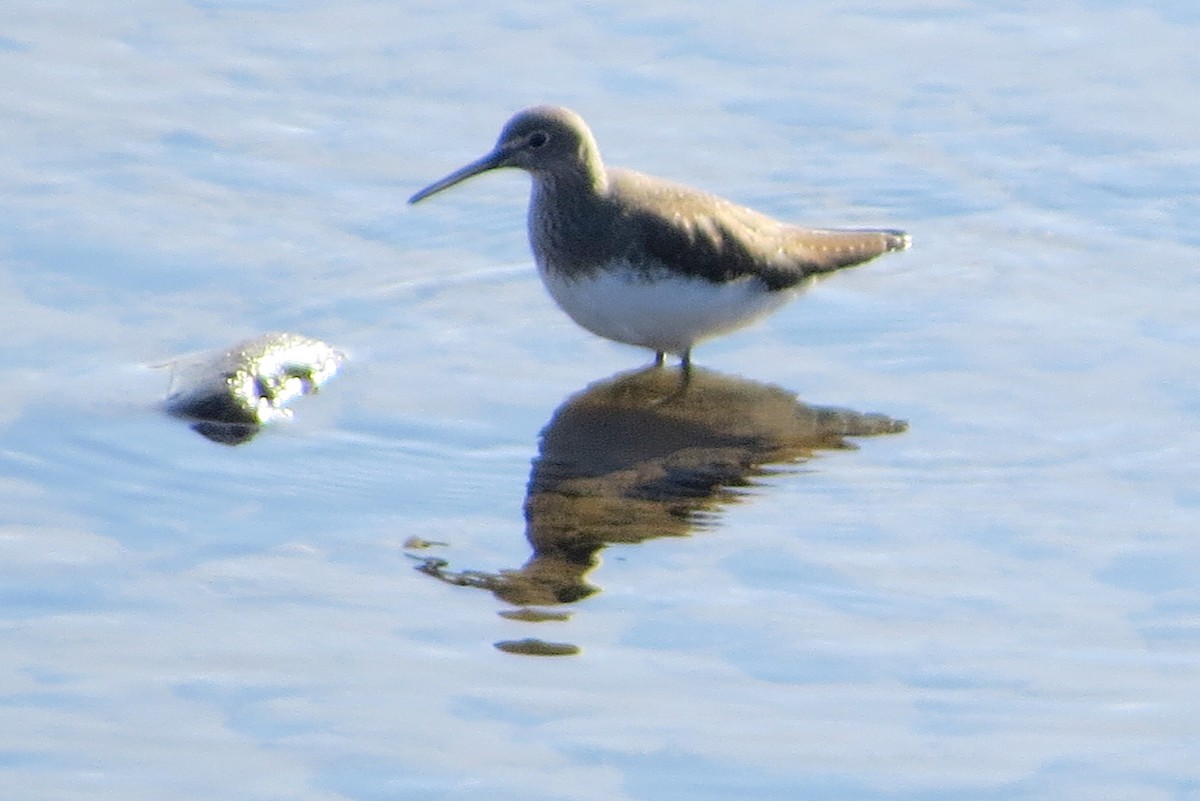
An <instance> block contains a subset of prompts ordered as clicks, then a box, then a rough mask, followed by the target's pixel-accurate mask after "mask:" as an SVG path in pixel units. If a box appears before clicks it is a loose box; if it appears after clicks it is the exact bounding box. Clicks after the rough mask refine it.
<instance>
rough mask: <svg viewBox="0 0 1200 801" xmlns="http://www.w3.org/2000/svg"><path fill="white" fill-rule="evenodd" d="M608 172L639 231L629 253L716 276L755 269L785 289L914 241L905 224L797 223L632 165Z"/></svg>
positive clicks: (723, 279) (727, 276)
mask: <svg viewBox="0 0 1200 801" xmlns="http://www.w3.org/2000/svg"><path fill="white" fill-rule="evenodd" d="M609 173H610V175H609V177H610V181H611V189H612V190H613V191H615V192H617V193H619V194H620V195H621V196H622V203H621V206H622V214H623V216H625V217H626V218H627V222H628V223H629V224H630V229H629V230H631V231H633V232H635V233H634V235H633V236H632V238H631V240H630V243H629V245H630V247H629V251H628V253H627V256H628V257H629V258H630V259H632V260H634V261H635V262H636V261H637V260H638V259H639V258H640V259H644V260H645V261H646V262H647V266H648V267H649V266H651V264H652V263H653V262H659V263H661V264H663V265H665V266H667V267H670V268H678V269H681V270H687V271H688V272H691V273H693V274H696V275H699V276H702V277H703V278H705V279H707V280H709V281H712V282H714V283H724V282H726V281H731V280H734V279H736V278H740V277H743V276H747V275H753V276H757V277H758V278H759V279H761V280H762V281H763V282H764V283H765V284H766V285H767V286H768V287H770V288H771V289H784V288H786V287H790V286H793V285H795V284H797V283H800V282H801V281H804V280H805V279H807V278H809V277H810V276H813V275H816V274H819V273H825V272H831V271H833V270H839V269H842V268H843V267H850V266H852V265H855V264H861V263H862V262H865V261H868V260H870V259H873V258H875V257H876V256H879V255H881V254H883V253H886V252H888V251H891V250H903V249H904V248H906V247H907V246H908V235H907V234H905V233H903V232H902V231H888V230H820V229H805V228H797V227H795V226H791V225H785V224H783V223H780V222H779V221H777V220H774V219H772V218H770V217H768V216H766V215H765V214H760V213H759V212H757V211H754V210H753V209H748V208H746V207H744V206H739V205H737V204H735V203H731V202H729V201H727V200H725V199H723V198H719V197H716V196H714V195H709V194H706V193H704V192H700V191H698V190H695V189H691V188H689V187H685V186H681V185H678V184H671V183H668V182H664V181H661V180H659V179H657V178H651V177H649V176H645V175H641V174H640V173H635V172H631V171H628V170H610V171H609Z"/></svg>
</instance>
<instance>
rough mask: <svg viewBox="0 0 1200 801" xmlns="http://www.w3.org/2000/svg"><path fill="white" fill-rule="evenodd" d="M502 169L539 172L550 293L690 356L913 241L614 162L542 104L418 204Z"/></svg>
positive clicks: (564, 304)
mask: <svg viewBox="0 0 1200 801" xmlns="http://www.w3.org/2000/svg"><path fill="white" fill-rule="evenodd" d="M501 167H516V168H518V169H522V170H525V171H526V172H528V173H529V174H530V175H531V176H532V178H533V190H532V194H531V196H530V201H529V220H528V224H529V242H530V246H531V247H532V249H533V255H534V259H535V260H536V261H537V267H538V273H539V274H540V276H541V279H542V282H543V283H544V284H545V286H546V289H547V290H548V291H549V292H550V295H551V297H553V298H554V300H555V302H556V303H557V304H558V305H559V307H560V308H562V310H563V311H565V312H566V313H567V315H569V316H570V317H571V319H572V320H574V321H575V322H576V323H578V324H579V325H581V326H583V327H584V328H586V329H587V330H588V331H591V332H592V333H594V334H597V335H599V336H602V337H605V338H607V339H612V340H615V341H617V342H623V343H625V344H628V345H637V346H641V347H644V348H649V349H650V350H652V351H654V354H655V363H657V364H662V363H663V359H664V355H665V354H667V353H672V354H677V355H678V356H679V357H680V360H681V364H682V368H683V372H684V375H685V376H686V375H687V374H688V370H689V368H690V367H691V353H692V347H693V346H694V345H695V344H696V343H697V342H700V341H702V340H705V339H708V338H710V337H714V336H717V335H719V334H724V333H727V332H729V331H733V330H735V329H737V328H741V327H743V326H745V325H748V324H749V323H751V322H753V321H755V320H757V319H759V318H761V317H763V316H765V315H766V314H769V313H770V312H772V311H775V310H776V309H778V308H779V307H780V306H782V305H783V304H784V303H785V302H787V301H788V300H790V299H792V298H793V297H795V296H796V295H798V294H800V293H801V292H802V291H804V290H805V289H807V288H808V287H809V286H810V285H812V284H813V283H814V282H815V281H816V280H817V279H818V278H820V277H822V276H824V275H826V274H828V273H831V272H834V271H835V270H840V269H842V268H844V267H851V266H854V265H856V264H861V263H863V262H865V261H869V260H870V259H873V258H875V257H876V256H880V255H882V254H884V253H887V252H889V251H893V250H904V249H905V248H907V247H908V246H909V242H910V239H909V236H908V234H906V233H904V232H903V231H894V230H875V229H871V230H866V229H854V230H834V229H816V228H800V227H797V226H794V225H788V224H786V223H783V222H779V221H777V220H775V219H772V218H771V217H768V216H766V215H765V214H761V213H759V212H757V211H754V210H752V209H748V208H746V207H744V206H739V205H737V204H736V203H732V202H730V201H728V200H725V199H724V198H720V197H716V196H715V195H710V194H708V193H706V192H702V191H700V190H698V189H692V188H690V187H687V186H682V185H680V184H676V183H673V182H670V181H667V180H664V179H662V178H656V177H653V176H649V175H644V174H642V173H638V172H634V171H632V170H626V169H620V168H617V167H606V166H604V162H603V161H601V159H600V148H599V147H598V146H597V144H596V140H595V138H594V137H593V136H592V132H591V130H590V129H589V128H588V126H587V123H585V122H584V120H583V118H582V117H580V116H579V115H578V114H576V113H575V112H573V111H571V110H569V109H565V108H561V107H557V106H535V107H533V108H528V109H525V110H524V111H521V112H519V113H518V114H516V116H514V117H513V118H512V119H510V120H509V121H508V123H506V124H505V126H504V128H503V130H501V132H500V137H499V139H498V140H497V142H496V145H495V147H494V148H493V149H492V150H491V151H490V152H489V153H487V154H486V155H484V156H483V157H482V158H479V159H477V160H476V161H473V162H471V163H470V164H467V165H466V166H464V167H462V168H460V169H458V170H455V171H454V172H452V173H450V174H449V175H447V176H446V177H445V178H442V179H441V180H439V181H436V182H434V183H432V184H430V185H429V186H427V187H425V188H424V189H422V190H421V191H419V192H417V193H416V194H415V195H413V196H412V198H410V199H409V203H417V202H419V201H421V200H423V199H425V198H427V197H429V196H430V195H432V194H435V193H437V192H441V191H442V190H443V189H447V188H449V187H451V186H454V185H455V184H457V183H460V182H462V181H465V180H466V179H468V178H471V177H472V176H475V175H478V174H480V173H483V172H487V171H489V170H495V169H499V168H501Z"/></svg>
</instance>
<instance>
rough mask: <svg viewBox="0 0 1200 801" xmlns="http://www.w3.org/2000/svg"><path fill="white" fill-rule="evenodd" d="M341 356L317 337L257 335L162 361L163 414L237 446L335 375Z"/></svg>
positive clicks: (205, 434)
mask: <svg viewBox="0 0 1200 801" xmlns="http://www.w3.org/2000/svg"><path fill="white" fill-rule="evenodd" d="M343 358H344V357H343V356H342V354H341V353H340V352H339V351H337V350H336V349H334V348H332V347H330V346H329V345H327V344H325V343H324V342H322V341H320V340H319V339H310V338H309V337H304V336H300V335H299V334H263V335H262V336H259V337H255V338H254V339H249V340H246V341H245V342H239V343H238V344H236V345H234V346H233V347H232V348H229V349H226V350H215V351H206V352H204V353H200V354H196V355H191V356H184V357H180V358H179V359H176V360H174V361H171V362H168V363H167V364H166V365H164V366H167V367H170V368H171V385H170V388H169V389H168V390H167V397H166V400H165V401H164V405H165V407H166V409H167V411H168V412H170V413H171V414H173V415H175V416H177V417H183V418H187V419H189V420H193V421H194V422H193V424H192V427H193V428H194V429H195V430H196V431H198V432H199V433H201V434H203V435H204V436H206V437H208V438H209V439H211V440H214V441H216V442H223V443H225V444H227V445H238V444H240V443H242V442H246V441H247V440H249V439H251V438H252V437H253V436H254V435H255V434H257V433H258V430H259V428H260V427H261V426H262V425H264V424H265V423H269V422H271V421H272V420H274V419H276V418H279V417H286V416H288V415H289V414H290V411H289V410H288V409H287V408H286V407H287V405H288V404H290V403H291V402H292V401H294V400H295V399H296V398H298V397H300V396H302V395H307V394H308V393H310V392H314V391H316V389H317V388H318V387H319V386H321V385H322V384H324V383H325V382H326V381H328V380H329V379H330V378H332V377H333V376H334V374H335V373H337V370H338V367H339V366H340V365H341V362H342V359H343Z"/></svg>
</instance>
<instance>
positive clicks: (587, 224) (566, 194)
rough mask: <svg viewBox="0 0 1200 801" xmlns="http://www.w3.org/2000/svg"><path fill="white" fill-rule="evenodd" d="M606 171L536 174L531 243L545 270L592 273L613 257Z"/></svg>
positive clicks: (531, 205)
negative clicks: (592, 270) (591, 271)
mask: <svg viewBox="0 0 1200 801" xmlns="http://www.w3.org/2000/svg"><path fill="white" fill-rule="evenodd" d="M607 192H608V177H607V175H606V174H605V172H604V169H603V168H600V169H599V170H596V171H592V172H590V173H589V174H583V173H582V172H580V173H563V172H559V173H556V174H554V175H536V174H535V175H534V176H533V191H532V195H531V197H530V203H529V241H530V245H531V246H532V248H533V253H534V256H535V258H536V259H537V261H538V264H539V265H540V266H541V267H542V268H543V269H547V268H549V269H557V270H567V271H569V272H588V271H590V270H591V269H592V268H594V267H596V266H599V265H602V264H604V263H605V262H606V261H607V260H609V259H610V258H611V257H612V253H611V251H612V249H613V246H614V239H613V237H612V236H611V228H612V222H613V220H612V217H613V215H612V209H611V207H610V204H609V203H608V201H607Z"/></svg>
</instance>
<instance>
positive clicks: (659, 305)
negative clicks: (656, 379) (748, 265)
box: [538, 265, 801, 353]
mask: <svg viewBox="0 0 1200 801" xmlns="http://www.w3.org/2000/svg"><path fill="white" fill-rule="evenodd" d="M538 272H539V273H540V274H541V276H542V282H543V283H544V284H545V285H546V289H547V290H549V292H550V295H551V297H553V298H554V300H555V302H556V303H558V305H559V307H560V308H562V310H563V311H565V312H566V313H567V314H568V315H570V317H571V319H572V320H574V321H575V322H577V323H579V325H581V326H583V327H584V328H586V329H587V330H589V331H591V332H592V333H593V334H597V335H598V336H602V337H604V338H606V339H612V340H615V341H617V342H624V343H625V344H627V345H638V346H641V347H644V348H650V349H651V350H656V351H663V352H665V353H685V352H687V351H688V350H689V349H690V348H691V347H692V346H693V345H694V344H696V343H697V342H700V341H702V340H704V339H708V338H709V337H713V336H717V335H718V334H723V333H726V332H729V331H733V330H734V329H737V328H741V327H742V326H744V325H748V324H750V323H752V322H754V321H755V320H757V319H758V318H760V317H763V316H764V315H766V314H769V313H770V312H773V311H775V310H776V309H778V308H779V307H780V306H782V305H783V304H784V303H786V302H787V301H788V300H790V299H791V298H793V297H795V295H796V294H798V292H799V290H800V289H801V287H797V288H795V289H790V290H782V291H770V290H768V289H767V288H766V287H765V286H764V285H763V284H762V283H761V282H759V281H757V280H756V279H753V278H744V279H738V280H736V281H730V282H728V283H725V284H715V283H713V282H711V281H706V280H704V279H702V278H679V277H675V276H674V275H670V276H667V275H661V277H658V276H656V277H655V278H653V279H651V278H646V277H645V276H644V275H642V274H640V273H638V272H636V271H635V270H632V269H630V270H611V269H609V270H601V271H597V272H596V273H594V274H592V275H586V276H580V277H572V278H568V277H563V276H562V275H561V274H559V273H551V272H549V271H547V270H546V269H545V268H544V267H542V266H541V265H539V266H538Z"/></svg>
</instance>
